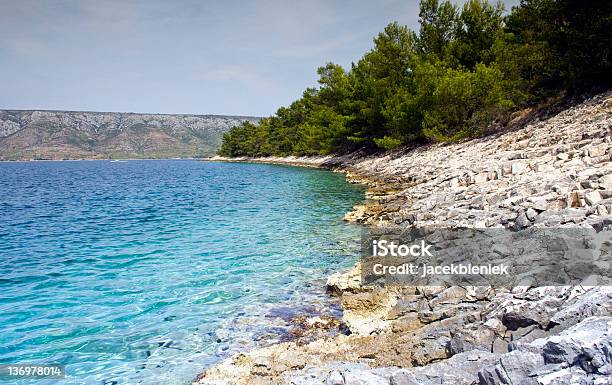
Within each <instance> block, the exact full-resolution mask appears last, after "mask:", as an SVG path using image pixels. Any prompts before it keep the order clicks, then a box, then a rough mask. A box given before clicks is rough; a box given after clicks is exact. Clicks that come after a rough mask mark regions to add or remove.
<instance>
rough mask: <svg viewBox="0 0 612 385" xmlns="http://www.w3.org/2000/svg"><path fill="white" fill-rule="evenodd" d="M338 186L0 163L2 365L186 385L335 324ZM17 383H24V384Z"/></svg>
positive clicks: (345, 243) (203, 167) (201, 170)
mask: <svg viewBox="0 0 612 385" xmlns="http://www.w3.org/2000/svg"><path fill="white" fill-rule="evenodd" d="M362 197H363V190H362V188H360V187H358V186H354V185H349V184H346V183H345V181H344V177H343V176H342V175H340V174H334V173H330V172H325V171H320V170H311V169H302V168H294V167H284V166H273V165H256V164H229V163H206V162H196V161H128V162H109V161H79V162H19V163H0V363H37V362H38V363H50V362H53V363H62V364H66V365H67V373H68V379H67V380H65V381H61V382H53V381H50V380H47V381H42V382H37V383H42V384H45V383H64V384H141V383H142V384H186V383H189V381H190V380H191V379H192V378H193V376H194V375H196V374H197V373H198V372H199V371H200V370H201V369H202V368H204V367H206V366H207V365H210V364H212V363H214V362H216V361H218V360H219V359H221V358H223V357H225V356H227V355H228V354H230V353H231V352H234V351H237V350H239V349H248V348H251V347H254V346H258V345H261V344H267V343H271V342H274V341H277V340H282V339H283V338H284V336H286V331H287V327H288V325H287V322H286V321H287V319H288V318H290V317H291V316H292V315H294V314H299V313H301V312H310V313H316V312H318V311H333V307H332V310H329V309H330V308H329V305H330V303H328V301H329V300H328V299H327V298H326V296H325V295H324V294H323V291H322V287H323V282H324V278H325V277H326V276H327V275H328V274H330V273H331V272H332V271H334V270H337V269H338V268H342V267H347V266H349V265H351V264H352V263H353V262H354V261H355V259H356V258H357V254H358V250H359V246H358V241H359V229H358V228H357V227H356V226H352V225H348V224H346V223H343V222H342V220H341V218H342V215H343V214H344V213H345V212H346V211H348V210H349V209H350V208H351V206H352V205H354V204H355V203H356V202H358V201H359V200H361V199H362ZM21 383H24V384H25V383H32V382H27V381H22V382H21Z"/></svg>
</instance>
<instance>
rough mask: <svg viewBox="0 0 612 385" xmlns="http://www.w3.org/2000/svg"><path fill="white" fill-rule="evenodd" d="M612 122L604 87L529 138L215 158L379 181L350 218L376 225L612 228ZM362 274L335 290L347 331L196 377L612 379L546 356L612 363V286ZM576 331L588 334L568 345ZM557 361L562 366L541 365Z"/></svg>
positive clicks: (527, 129) (526, 130) (338, 280)
mask: <svg viewBox="0 0 612 385" xmlns="http://www.w3.org/2000/svg"><path fill="white" fill-rule="evenodd" d="M611 126H612V92H607V93H604V94H600V95H597V96H595V97H593V98H591V99H589V100H587V101H585V102H584V103H582V104H580V105H577V106H573V107H571V108H569V109H567V110H565V111H562V112H560V113H558V114H556V115H554V116H552V117H547V118H546V119H543V120H537V119H536V120H535V121H533V122H531V123H528V124H526V125H525V126H524V127H522V128H520V129H518V130H515V131H511V132H507V133H503V134H500V135H496V136H492V137H485V138H480V139H474V140H470V141H465V142H461V143H456V144H450V145H440V144H436V145H431V146H427V147H424V148H417V149H413V150H408V151H395V152H389V153H385V154H380V155H373V156H363V155H360V154H351V155H347V156H343V157H331V156H327V157H315V158H308V157H287V158H281V157H273V158H234V159H227V158H222V157H213V158H210V159H207V161H229V162H253V163H269V164H284V165H291V166H301V167H316V168H324V169H328V170H332V171H337V172H344V173H345V174H346V176H347V181H348V182H350V183H363V184H366V185H367V186H368V190H367V192H366V199H367V201H366V202H365V203H364V204H360V205H357V206H355V207H354V210H353V211H351V212H349V213H347V215H346V216H345V220H347V221H350V222H357V223H361V224H364V225H366V226H381V225H385V224H395V225H401V226H414V227H419V226H422V227H426V226H446V227H451V228H453V227H477V228H480V227H482V228H484V227H486V228H511V229H515V230H521V229H524V228H528V227H555V226H559V227H584V226H595V225H597V224H601V223H612V216H611V215H610V214H611V213H612V163H611V160H612V139H611V136H610V135H611V132H610V131H611V130H610V127H611ZM359 270H360V265H359V263H358V264H357V265H356V266H355V267H354V268H353V269H352V270H350V271H348V272H338V273H335V274H334V275H332V276H331V277H330V278H329V279H328V282H327V288H328V291H329V292H330V293H331V294H332V295H336V296H338V297H339V298H340V300H341V303H342V306H343V309H344V316H343V320H342V322H343V323H344V325H345V327H346V328H347V329H348V330H350V333H347V335H340V336H337V337H334V338H324V339H320V340H316V341H314V342H310V343H307V344H304V345H301V344H298V343H295V342H287V343H282V344H278V345H272V346H270V347H266V348H263V349H257V350H255V351H252V352H248V353H240V354H238V355H236V356H234V357H231V358H229V359H227V360H225V361H223V362H221V363H219V364H218V365H216V366H213V367H212V368H209V369H208V370H206V371H205V372H203V373H202V374H200V375H199V376H198V377H197V378H196V380H194V382H193V383H194V384H200V385H204V384H249V385H252V384H284V383H293V384H309V385H314V384H413V383H415V384H416V383H423V382H424V381H427V382H434V381H435V382H436V383H443V384H472V383H474V382H479V383H481V384H498V383H503V381H504V378H505V377H504V376H506V377H509V378H514V379H516V380H517V381H518V379H520V378H525V379H527V380H529V381H531V382H526V383H534V384H535V383H541V384H545V383H546V384H548V383H550V384H553V383H555V384H556V383H559V384H561V383H565V382H560V381H570V380H572V379H574V380H575V379H577V378H578V379H581V378H584V379H590V380H599V379H600V378H602V376H606V375H607V374H609V373H612V366H609V368H608V366H606V367H605V368H604V367H602V365H599V366H597V365H594V366H593V365H591V366H590V368H591V369H589V370H586V371H585V370H584V365H582V364H580V363H579V362H577V361H575V360H573V359H570V358H568V357H565V356H563V357H558V355H557V356H555V357H552V356H551V355H550V354H552V353H550V352H547V350H546V349H545V347H546V346H548V345H550V344H552V343H554V344H556V345H555V346H556V347H562V348H563V349H565V350H571V349H574V350H576V349H578V350H580V349H583V350H584V349H585V346H587V347H588V348H589V349H591V352H592V353H593V352H595V353H596V354H595V356H597V355H599V356H598V357H599V358H600V359H602V360H603V361H604V362H612V361H610V360H612V357H609V356H610V354H611V353H610V351H608V353H606V352H605V351H601V349H599V350H598V349H597V348H594V347H593V344H594V342H593V341H605V343H610V344H612V317H610V316H611V315H612V286H610V282H606V283H605V285H606V286H603V285H601V283H600V284H599V285H598V284H593V285H592V286H588V287H578V286H574V287H569V286H559V287H539V288H538V287H536V288H530V287H515V288H513V289H512V290H509V289H493V288H490V287H489V288H486V287H469V286H468V287H459V286H451V287H431V286H429V287H418V286H416V287H415V286H412V287H390V288H378V287H367V286H362V285H361V282H360V279H361V276H360V271H359ZM576 333H583V335H582V337H581V338H582V339H580V340H578V341H573V342H572V341H569V339H570V338H569V337H567V336H571V335H576ZM572 344H574V345H572ZM576 344H578V345H579V346H578V347H577V346H575V345H576ZM563 349H562V350H563ZM565 350H564V351H565ZM547 354H548V355H547ZM566 358H567V359H566ZM551 360H552V361H551ZM555 360H557V361H558V362H559V366H557V367H547V368H546V369H542V368H544V366H545V363H549V362H556V361H555ZM606 365H608V364H606ZM604 366H605V365H604ZM500 368H501V369H500ZM538 370H539V372H538ZM608 370H609V372H608ZM533 373H535V374H533ZM527 380H526V381H527ZM553 380H554V381H553ZM513 381H514V380H513ZM555 381H557V382H555ZM513 383H514V382H513ZM517 383H518V382H517Z"/></svg>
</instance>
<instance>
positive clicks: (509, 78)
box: [219, 0, 612, 156]
mask: <svg viewBox="0 0 612 385" xmlns="http://www.w3.org/2000/svg"><path fill="white" fill-rule="evenodd" d="M504 12H505V10H504V9H503V6H502V4H501V3H500V2H498V3H490V2H488V1H487V0H468V1H466V2H465V4H464V5H463V6H462V7H457V6H455V5H453V3H451V2H450V1H449V0H422V1H421V3H420V10H419V22H420V29H419V32H418V33H415V32H413V31H411V30H409V29H408V28H407V27H405V26H402V25H400V24H398V23H391V24H389V25H388V26H387V27H385V29H384V30H383V31H382V32H381V33H380V34H378V36H376V37H375V38H374V46H373V48H372V49H371V50H370V51H369V52H367V53H366V54H365V55H364V56H363V57H362V58H361V59H360V60H359V61H357V63H355V64H353V65H352V66H351V68H350V70H345V69H344V68H342V67H341V66H339V65H337V64H334V63H327V64H326V65H325V66H323V67H320V68H319V69H318V70H317V73H318V75H319V80H318V87H316V88H309V89H307V90H306V91H304V93H303V95H302V97H301V98H300V99H299V100H297V101H295V102H293V103H292V104H291V105H290V106H288V107H281V108H279V109H278V111H277V112H276V114H274V115H273V116H271V117H269V118H264V119H262V120H261V121H260V122H259V123H258V124H257V125H254V124H251V123H248V122H246V123H244V124H242V125H240V126H237V127H234V128H233V129H231V130H230V131H229V132H228V133H226V134H225V135H224V137H223V144H222V146H221V149H220V150H219V154H220V155H224V156H269V155H281V156H284V155H318V154H333V153H346V152H349V151H353V150H355V149H358V148H362V147H365V148H371V149H376V148H379V149H385V150H388V149H393V148H396V147H399V146H401V145H406V144H412V143H422V142H423V141H453V140H458V139H461V138H466V137H473V136H477V135H481V134H482V133H483V132H484V130H485V129H486V127H487V126H489V125H490V124H491V123H492V122H494V121H496V120H500V119H505V118H506V117H507V116H508V114H509V113H510V112H512V111H513V110H515V109H517V108H520V107H522V106H525V105H526V104H529V103H536V102H538V101H539V100H541V99H542V98H545V97H547V96H550V95H553V94H558V93H559V92H561V91H570V92H581V91H582V90H585V89H588V88H590V87H593V86H599V87H601V88H607V87H610V85H611V84H612V81H611V76H612V75H611V74H612V68H611V63H610V61H611V59H610V47H612V41H611V36H612V34H610V31H611V30H612V24H611V23H612V3H610V1H601V0H582V1H574V0H521V3H520V5H519V6H517V7H514V8H513V9H512V10H511V12H510V13H508V14H504Z"/></svg>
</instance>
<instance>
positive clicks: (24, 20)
mask: <svg viewBox="0 0 612 385" xmlns="http://www.w3.org/2000/svg"><path fill="white" fill-rule="evenodd" d="M517 3H518V0H506V1H505V4H506V7H507V8H508V9H509V8H510V6H511V5H515V4H517ZM391 21H398V22H400V23H402V24H406V25H408V26H409V27H411V28H413V29H418V1H414V0H413V1H411V0H372V1H337V0H301V1H300V0H265V1H264V0H262V1H260V0H254V1H249V0H236V1H235V0H221V1H198V0H165V1H160V0H142V1H129V0H126V1H106V0H93V1H90V0H63V1H62V0H36V1H32V0H0V108H15V109H62V110H64V109H66V110H91V111H133V112H157V113H196V114H228V115H259V116H263V115H270V114H271V113H273V112H274V111H275V110H276V109H277V108H278V107H279V106H280V105H286V104H288V103H289V102H291V101H292V100H294V99H296V98H298V97H299V96H300V95H301V93H302V91H303V89H304V88H306V87H307V86H313V85H316V79H317V76H316V72H315V70H316V68H317V67H318V66H320V65H322V64H324V63H325V62H327V61H333V62H336V63H339V64H342V65H344V66H348V65H350V63H351V62H353V61H357V60H358V59H359V58H360V57H361V56H362V55H363V54H364V53H365V52H366V51H367V50H369V49H370V48H371V47H372V38H373V36H374V35H376V34H377V33H378V32H379V31H381V30H382V29H383V28H384V26H385V25H386V24H387V23H389V22H391Z"/></svg>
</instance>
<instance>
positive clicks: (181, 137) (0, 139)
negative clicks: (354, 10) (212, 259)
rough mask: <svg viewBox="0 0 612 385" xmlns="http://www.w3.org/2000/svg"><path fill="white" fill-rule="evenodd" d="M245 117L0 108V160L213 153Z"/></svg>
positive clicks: (148, 156)
mask: <svg viewBox="0 0 612 385" xmlns="http://www.w3.org/2000/svg"><path fill="white" fill-rule="evenodd" d="M245 120H248V121H251V122H257V121H259V118H256V117H250V116H222V115H162V114H138V113H119V112H79V111H21V110H0V160H16V159H109V158H112V159H117V158H175V157H181V158H184V157H205V156H210V155H213V154H214V153H215V152H216V151H217V149H218V147H219V146H220V144H221V137H222V135H223V133H224V132H226V131H227V130H229V129H230V128H231V127H232V126H234V125H237V124H239V123H241V122H243V121H245Z"/></svg>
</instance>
